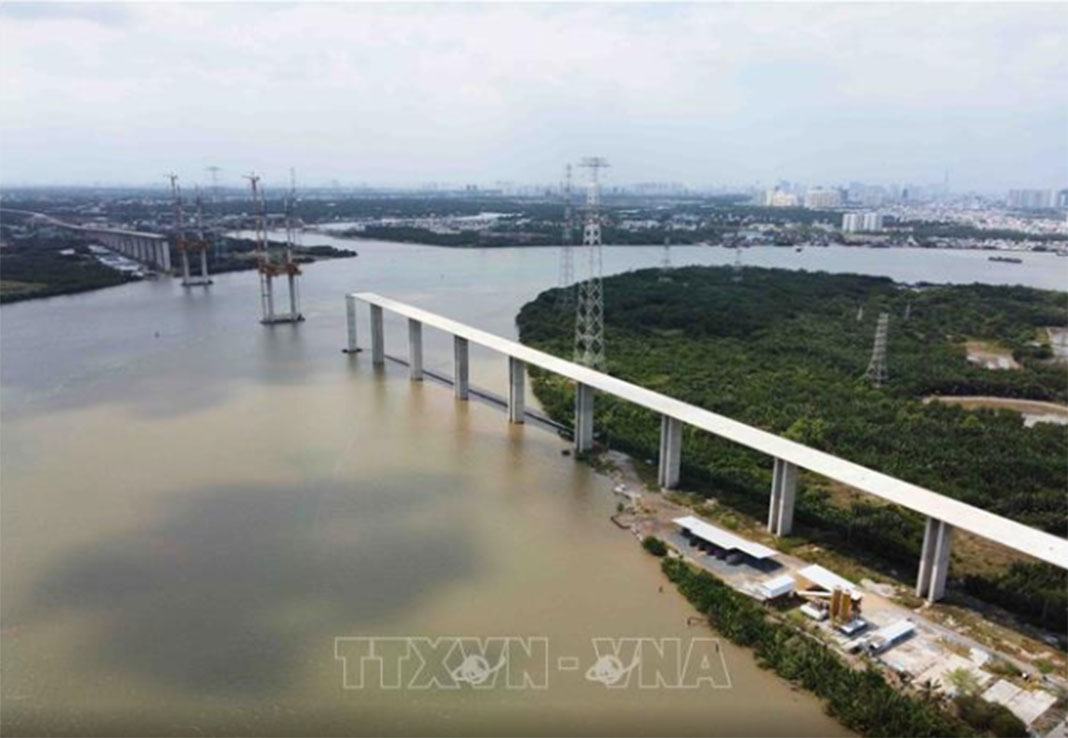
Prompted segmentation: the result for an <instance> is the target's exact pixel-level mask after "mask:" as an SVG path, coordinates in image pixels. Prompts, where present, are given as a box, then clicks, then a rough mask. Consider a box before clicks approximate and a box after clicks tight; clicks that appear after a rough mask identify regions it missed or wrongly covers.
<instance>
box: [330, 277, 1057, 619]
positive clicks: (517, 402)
mask: <svg viewBox="0 0 1068 738" xmlns="http://www.w3.org/2000/svg"><path fill="white" fill-rule="evenodd" d="M357 302H364V303H367V304H368V305H369V306H370V312H371V354H372V356H371V358H372V362H374V363H375V364H382V363H383V362H384V361H385V353H384V351H385V348H384V333H383V330H384V328H383V321H382V311H383V310H388V311H390V312H391V313H395V314H397V315H400V316H403V317H406V318H407V319H408V326H409V367H410V373H411V378H412V379H413V380H416V381H418V380H420V379H422V377H423V373H424V372H423V366H422V363H423V361H422V327H423V325H427V326H430V327H432V328H436V329H438V330H441V331H444V332H445V333H448V334H450V335H452V336H453V337H454V346H455V362H454V365H455V367H456V370H455V372H454V375H455V378H454V380H453V384H454V387H455V392H456V396H457V398H459V399H466V398H467V396H468V392H469V388H468V385H467V346H468V344H469V343H475V344H478V345H480V346H485V347H486V348H489V349H491V350H493V351H495V352H497V353H500V354H504V355H505V356H507V357H508V359H509V389H510V391H509V398H508V407H509V418H510V420H511V421H512V422H523V418H524V413H525V409H524V407H523V403H524V401H523V397H524V377H525V366H526V365H527V364H529V365H531V366H537V367H540V368H542V369H544V370H546V371H550V372H553V373H554V374H558V375H560V376H562V377H566V378H568V379H570V380H572V381H574V382H575V383H576V409H575V425H574V442H575V448H576V450H577V451H585V450H587V449H589V448H590V447H591V446H592V443H593V396H594V392H604V393H608V394H612V395H615V396H617V397H619V398H622V399H624V400H626V401H628V402H632V403H634V404H636V405H640V406H642V407H644V408H647V409H649V410H652V411H653V412H656V413H658V414H659V415H660V416H661V418H662V423H661V443H660V460H659V463H660V483H661V486H662V487H665V488H671V487H674V486H675V485H676V484H677V483H678V474H679V461H680V454H681V429H682V425H683V424H685V425H689V426H693V427H694V428H698V429H700V430H702V431H705V432H708V433H712V434H714V435H717V436H720V437H722V438H726V439H728V440H730V441H734V442H735V443H740V444H742V445H743V446H747V447H749V448H751V449H754V450H756V451H759V452H761V453H763V454H766V455H768V456H771V457H772V458H773V459H774V476H773V483H772V490H771V504H770V506H769V507H770V509H769V512H768V529H769V530H770V531H771V532H773V533H775V534H776V535H780V536H781V535H786V534H787V533H789V532H790V529H791V526H792V520H793V507H794V499H795V496H796V487H797V472H798V469H807V470H808V471H810V472H813V473H816V474H819V475H820V476H823V477H826V478H828V479H833V480H835V481H837V482H840V483H842V484H845V485H848V486H850V487H853V488H855V489H857V490H861V491H863V492H866V493H868V494H871V495H874V496H876V497H879V498H881V499H883V500H886V501H888V502H891V503H894V504H896V505H900V506H901V507H905V508H908V509H910V510H913V511H915V512H917V513H919V514H921V515H923V516H925V517H926V518H927V527H926V531H925V534H924V545H923V553H922V555H921V560H920V568H919V575H918V578H917V586H916V590H917V594H918V595H921V596H925V597H926V598H927V599H928V600H932V601H933V600H936V599H939V598H941V597H942V595H943V594H944V592H945V580H946V573H947V570H948V566H949V552H950V547H951V544H952V534H953V529H954V528H960V529H961V530H965V531H968V532H969V533H972V534H975V535H977V536H980V537H982V538H986V539H988V540H991V541H995V542H997V543H999V544H1001V545H1003V546H1006V547H1007V548H1010V549H1012V550H1014V551H1018V552H1020V553H1023V554H1026V555H1028V556H1031V557H1034V558H1036V559H1039V560H1042V561H1045V562H1048V563H1050V564H1053V565H1055V566H1058V567H1060V568H1062V569H1065V568H1068V540H1066V539H1063V538H1059V537H1057V536H1054V535H1051V534H1049V533H1046V532H1044V531H1041V530H1037V529H1035V528H1031V527H1029V526H1026V525H1023V524H1021V523H1018V522H1016V521H1014V520H1009V519H1008V518H1004V517H1001V516H999V515H995V514H993V513H991V512H988V511H986V510H982V509H980V508H978V507H975V506H973V505H969V504H967V503H964V502H961V501H960V500H956V499H953V498H951V497H947V496H945V495H942V494H938V493H937V492H934V491H932V490H929V489H926V488H924V487H920V486H918V485H915V484H912V483H910V482H906V481H904V480H901V479H897V478H895V477H891V476H889V475H887V474H883V473H882V472H879V471H876V470H874V469H869V468H867V467H864V466H861V465H860V464H856V463H854V462H851V461H848V460H846V459H842V458H839V457H837V456H833V455H832V454H829V453H826V452H824V451H820V450H818V449H814V448H811V447H808V446H805V445H803V444H800V443H797V442H796V441H792V440H790V439H787V438H783V437H781V436H777V435H775V434H774V433H769V432H767V431H764V430H761V429H759V428H755V427H753V426H751V425H746V424H745V423H741V422H739V421H737V420H733V419H731V418H728V417H726V416H723V415H719V414H717V413H713V412H711V411H709V410H705V409H704V408H700V407H697V406H695V405H691V404H689V403H686V402H682V401H681V400H677V399H675V398H672V397H668V396H667V395H663V394H660V393H659V392H654V391H652V390H649V389H646V388H644V387H640V386H638V385H636V384H632V383H630V382H626V381H624V380H622V379H618V378H616V377H613V376H610V375H608V374H605V373H603V372H599V371H595V370H593V369H590V368H589V367H586V366H582V365H580V364H576V363H574V362H571V361H567V360H565V359H561V358H559V357H556V356H552V355H551V354H547V353H545V352H543V351H538V350H537V349H533V348H530V347H528V346H524V345H523V344H521V343H518V342H516V341H511V340H508V339H506V338H501V337H500V336H495V335H493V334H492V333H487V332H486V331H483V330H480V329H478V328H474V327H472V326H469V325H466V324H464V323H460V322H458V321H455V320H451V319H449V318H446V317H443V316H440V315H437V314H435V313H431V312H429V311H427V310H423V309H421V308H417V307H414V306H412V305H407V304H405V303H402V302H398V301H396V300H391V299H390V298H388V297H383V296H381V295H378V294H375V293H373V292H358V293H352V294H350V295H347V297H346V303H347V305H346V308H347V313H348V350H349V351H356V350H358V349H357V345H356V335H357V333H356V304H357Z"/></svg>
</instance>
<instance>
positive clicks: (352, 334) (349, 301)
mask: <svg viewBox="0 0 1068 738" xmlns="http://www.w3.org/2000/svg"><path fill="white" fill-rule="evenodd" d="M345 321H346V324H347V328H348V343H347V344H346V345H345V348H344V352H345V353H346V354H355V353H358V352H359V350H360V347H359V346H357V345H356V298H355V297H354V296H352V295H345Z"/></svg>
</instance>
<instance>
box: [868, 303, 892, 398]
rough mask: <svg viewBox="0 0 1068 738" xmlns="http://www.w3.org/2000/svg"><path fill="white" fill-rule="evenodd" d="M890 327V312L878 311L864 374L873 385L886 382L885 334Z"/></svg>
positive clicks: (881, 384) (878, 385) (880, 385)
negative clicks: (873, 341)
mask: <svg viewBox="0 0 1068 738" xmlns="http://www.w3.org/2000/svg"><path fill="white" fill-rule="evenodd" d="M889 329H890V313H879V322H878V323H877V324H876V327H875V345H874V346H872V349H871V361H870V362H868V371H867V372H866V373H865V376H866V377H867V378H868V379H869V380H871V383H872V385H873V386H875V387H882V386H883V385H884V384H886V335H887V332H888V331H889Z"/></svg>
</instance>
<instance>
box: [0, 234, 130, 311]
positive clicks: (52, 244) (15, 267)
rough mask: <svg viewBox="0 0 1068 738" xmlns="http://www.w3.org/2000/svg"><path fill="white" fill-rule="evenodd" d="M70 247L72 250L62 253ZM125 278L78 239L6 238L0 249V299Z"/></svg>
mask: <svg viewBox="0 0 1068 738" xmlns="http://www.w3.org/2000/svg"><path fill="white" fill-rule="evenodd" d="M69 249H73V250H74V253H73V254H63V253H61V252H62V251H66V250H69ZM128 279H129V278H128V277H126V276H124V275H123V274H122V273H120V272H117V271H115V270H114V269H111V268H110V267H106V266H104V265H103V264H101V263H100V262H99V261H97V260H96V259H95V258H94V257H93V256H92V254H90V253H89V249H88V248H86V247H85V246H84V245H83V244H81V243H80V242H79V241H78V240H77V239H71V238H61V237H57V238H41V239H31V240H22V241H18V242H8V241H6V240H5V244H4V248H3V249H0V303H3V302H15V301H16V300H28V299H30V298H34V297H52V296H54V295H66V294H71V293H75V292H85V291H87V290H95V289H98V288H100V287H111V286H112V285H116V284H123V283H125V282H126V281H127V280H128Z"/></svg>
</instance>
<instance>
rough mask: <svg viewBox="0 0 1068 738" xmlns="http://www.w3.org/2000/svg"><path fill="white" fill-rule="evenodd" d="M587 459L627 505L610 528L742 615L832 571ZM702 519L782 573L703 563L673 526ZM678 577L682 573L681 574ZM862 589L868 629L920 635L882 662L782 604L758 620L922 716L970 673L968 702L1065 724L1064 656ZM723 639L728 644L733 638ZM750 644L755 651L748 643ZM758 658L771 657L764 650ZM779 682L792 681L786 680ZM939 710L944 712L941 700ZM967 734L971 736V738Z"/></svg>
mask: <svg viewBox="0 0 1068 738" xmlns="http://www.w3.org/2000/svg"><path fill="white" fill-rule="evenodd" d="M590 460H591V462H592V463H593V465H594V468H596V469H598V470H600V471H602V472H604V473H606V474H608V475H609V476H610V478H611V479H612V482H613V490H614V492H615V493H616V494H617V495H619V496H620V498H621V500H622V501H621V503H620V504H619V506H618V507H617V512H616V514H615V515H613V516H612V520H613V522H615V523H616V525H617V526H618V527H620V528H623V529H625V530H627V531H629V532H630V533H631V534H633V535H634V537H635V539H636V540H638V541H644V540H645V539H647V538H648V537H655V538H657V539H659V540H662V541H664V542H665V543H666V544H667V545H668V546H669V548H670V550H671V551H672V556H674V557H676V558H678V559H679V560H680V561H683V562H685V563H686V564H687V565H688V566H689V567H690V568H691V569H693V570H699V571H701V572H703V576H707V577H713V578H715V580H716V581H717V582H721V583H722V585H721V586H723V587H725V588H729V589H730V591H731V592H732V593H735V594H734V595H732V597H733V598H734V599H733V600H732V602H733V605H734V607H735V608H737V607H742V608H743V609H745V608H749V609H750V610H752V609H753V607H754V606H756V600H755V599H753V598H754V594H755V592H756V589H757V586H758V584H759V583H760V582H761V581H764V580H769V579H772V578H774V577H778V576H781V575H782V574H784V573H786V574H790V575H791V576H794V577H795V578H796V576H797V572H798V571H800V570H801V569H803V568H805V567H807V566H809V565H811V564H812V563H821V564H825V565H833V562H828V561H826V560H825V559H823V558H822V557H816V558H815V559H814V560H812V559H810V560H806V559H803V558H801V557H799V556H797V555H793V554H791V553H788V552H787V550H783V546H782V544H783V543H787V544H788V543H789V541H788V539H777V538H775V537H773V536H771V535H768V534H766V533H763V534H762V533H761V532H760V531H757V530H754V529H752V528H743V527H742V526H741V525H739V522H738V521H737V520H735V519H734V518H733V517H732V516H729V515H727V516H724V515H723V514H722V513H723V512H724V511H721V510H720V511H717V509H716V508H717V506H716V504H715V503H714V502H710V501H708V500H704V499H701V498H697V497H695V496H687V495H685V494H683V493H671V494H663V493H661V492H659V491H658V490H656V489H655V485H654V484H653V483H652V482H651V476H652V475H654V474H655V470H654V469H652V468H651V467H648V468H645V465H643V464H639V463H635V461H634V460H633V459H631V458H630V457H629V456H627V455H626V454H623V453H620V452H618V451H606V452H604V453H602V454H600V455H599V456H595V457H591V459H590ZM695 514H696V515H699V516H702V517H705V518H707V519H709V520H711V521H714V522H716V523H717V524H719V525H721V526H723V527H725V528H729V529H731V530H732V531H733V532H735V533H736V534H739V535H743V536H745V537H746V538H748V539H750V540H753V541H758V542H760V543H761V544H763V545H766V546H770V547H772V548H776V549H779V551H780V553H779V554H777V555H776V557H775V559H776V561H777V562H779V564H780V567H779V568H777V569H776V570H775V571H774V572H773V573H769V572H766V571H762V570H758V569H753V568H750V567H747V566H746V565H744V564H737V565H730V564H725V563H724V562H723V561H720V560H718V559H716V558H714V557H711V556H706V555H704V554H703V553H702V552H700V551H698V550H696V549H694V548H693V547H692V546H691V545H690V544H689V543H688V542H687V541H686V540H685V539H684V538H683V537H682V536H681V535H680V532H679V529H678V526H677V525H675V524H674V523H673V522H672V521H673V520H674V519H675V518H678V517H683V516H687V515H695ZM787 548H788V547H787ZM675 571H676V572H677V573H680V574H681V570H677V569H676V570H675ZM859 589H860V590H861V591H862V592H863V617H864V618H865V620H867V621H868V622H869V623H870V624H871V626H870V630H874V629H875V628H877V627H882V626H886V625H889V624H891V623H895V622H899V621H902V620H908V621H910V622H912V623H913V624H914V626H915V628H916V632H915V635H914V636H913V637H912V638H911V639H909V640H908V641H907V642H905V643H903V644H900V645H899V646H897V647H895V648H893V649H892V650H891V651H888V652H886V653H884V654H883V655H881V656H880V657H878V658H877V659H875V660H872V659H868V658H861V657H857V656H855V655H853V654H851V653H849V652H848V651H847V649H846V648H845V644H846V643H847V642H848V641H849V639H848V638H846V637H843V636H841V635H840V634H838V633H837V632H836V631H835V630H834V629H833V628H831V627H829V626H827V625H826V624H819V625H817V624H812V623H808V622H806V621H805V619H804V618H801V617H799V616H798V615H797V614H796V610H793V609H790V608H784V607H782V606H781V605H780V606H778V607H776V608H773V609H768V610H763V609H761V611H763V612H765V614H766V615H770V616H771V618H772V619H773V620H774V621H775V622H776V623H777V624H778V627H780V628H783V629H786V630H787V631H790V630H792V631H794V632H797V633H798V634H803V635H805V636H806V637H808V638H815V639H817V640H818V641H819V642H820V643H822V644H824V645H825V647H829V648H830V649H832V650H833V651H834V652H835V653H836V654H837V656H838V658H839V660H840V662H841V663H842V664H844V665H848V668H849V669H852V670H857V669H861V670H864V669H877V670H878V671H879V673H880V674H882V677H883V679H884V680H885V683H886V684H887V685H890V686H892V687H893V688H894V689H896V690H897V692H898V693H900V694H902V695H905V696H908V697H909V698H910V699H911V700H913V701H914V702H915V703H917V707H918V708H920V709H921V711H922V710H923V709H926V705H928V704H929V703H931V700H930V695H931V691H932V689H934V690H935V691H936V692H939V693H940V694H941V695H942V696H943V697H958V696H960V695H963V694H965V690H963V689H962V688H961V687H960V686H958V684H957V682H958V681H959V680H960V679H961V678H962V677H960V676H958V675H959V674H961V673H962V672H964V673H967V674H968V677H966V678H965V679H966V681H968V682H969V684H971V683H974V685H975V688H974V690H973V692H974V693H973V694H972V696H971V697H970V698H969V699H972V698H982V699H985V700H986V701H987V702H991V701H996V698H997V697H998V696H999V695H1001V694H1004V693H1007V692H1008V693H1011V694H1013V695H1014V696H1015V701H1013V702H1010V704H1009V707H1008V708H1006V709H1008V710H1010V711H1011V712H1013V713H1014V714H1016V717H1017V718H1018V719H1019V720H1020V721H1021V724H1022V725H1029V726H1030V727H1031V728H1032V729H1033V730H1036V731H1037V732H1039V733H1040V734H1041V733H1042V732H1044V731H1045V730H1048V729H1049V728H1050V727H1052V726H1053V725H1054V724H1056V723H1057V722H1059V721H1060V720H1063V719H1064V716H1065V706H1064V705H1063V704H1061V705H1060V706H1057V704H1056V699H1057V698H1056V696H1055V694H1056V693H1061V692H1063V691H1064V690H1065V689H1066V688H1068V683H1066V682H1065V680H1064V679H1063V677H1062V676H1060V675H1061V674H1063V673H1064V671H1065V668H1066V661H1065V654H1063V653H1061V652H1058V651H1056V650H1054V649H1050V648H1049V647H1048V646H1047V645H1046V644H1043V643H1041V642H1039V641H1035V640H1031V641H1030V643H1029V644H1028V645H1029V646H1030V648H1031V649H1032V650H1031V651H1027V650H1023V649H1018V648H1017V649H1013V651H1012V652H1009V651H1006V650H999V649H997V648H996V646H997V645H998V644H1000V643H1004V644H1008V643H1011V642H1013V641H1018V640H1019V634H1016V633H1010V632H1009V631H1006V630H1005V629H1002V628H1000V626H997V625H996V624H994V623H989V622H986V623H983V628H984V630H983V634H982V635H983V638H982V640H981V641H980V640H977V639H976V638H974V637H971V636H970V635H967V634H966V633H965V632H962V631H963V630H967V629H974V627H975V624H974V623H960V624H958V623H957V622H956V621H953V620H952V619H950V621H949V623H950V624H949V625H948V626H947V624H946V618H945V617H944V616H945V612H944V610H945V608H944V607H943V606H942V605H939V604H935V605H926V604H923V603H921V602H920V601H919V600H917V598H915V597H912V596H911V593H910V592H908V591H907V590H906V589H905V588H904V587H902V586H901V585H900V584H899V583H896V582H889V581H885V580H884V581H876V580H875V579H873V578H867V577H866V578H863V579H861V580H860V582H859ZM749 603H752V605H750V604H749ZM797 604H799V602H798V601H795V602H794V603H793V606H794V607H796V605H797ZM756 607H758V606H756ZM698 609H699V611H701V612H707V608H704V607H700V606H699V607H698ZM710 619H711V621H712V623H711V624H712V625H713V627H714V628H716V629H717V630H720V631H721V632H722V629H723V623H722V620H721V619H720V618H717V617H716V616H715V615H713V616H712V617H711V618H710ZM725 634H727V635H729V631H728V632H726V633H725ZM746 645H753V644H752V643H747V644H746ZM1023 654H1027V655H1028V656H1029V658H1021V656H1022V655H1023ZM757 655H758V656H759V657H761V658H764V655H763V654H761V653H760V651H759V647H758V652H757ZM835 668H837V667H835ZM776 670H777V671H778V669H776ZM781 675H783V676H787V678H791V677H790V676H788V675H787V674H781ZM1036 685H1037V687H1036ZM805 686H806V688H807V689H809V690H811V691H813V692H814V693H816V694H817V695H819V696H821V697H822V698H825V699H830V700H832V702H833V700H834V699H835V698H834V696H833V695H832V694H831V693H829V692H828V691H826V690H824V689H823V688H822V687H821V686H820V685H819V684H817V683H811V684H806V685H805ZM1010 690H1011V691H1010ZM962 699H963V698H962ZM935 703H936V704H937V703H938V701H935ZM943 706H944V705H943ZM831 714H835V715H839V716H842V713H841V712H840V711H838V710H834V709H832V710H831ZM927 717H928V718H929V716H927ZM949 718H950V715H949V714H947V719H949ZM936 722H937V721H936ZM843 724H844V725H846V726H847V727H850V728H852V729H855V730H860V731H861V732H864V733H866V734H876V735H878V734H882V735H898V734H901V735H920V734H922V733H920V732H909V731H907V730H904V729H903V728H902V729H900V730H898V731H896V732H895V731H894V730H886V729H887V728H888V726H886V725H885V724H884V721H879V722H877V723H876V724H877V725H882V726H883V729H884V730H886V732H880V730H879V729H877V728H873V727H872V724H871V723H870V722H869V721H867V720H865V719H863V718H861V717H859V716H854V717H852V718H848V717H847V718H845V719H843ZM945 727H946V724H940V728H939V729H940V730H941V729H943V728H945ZM958 727H959V726H958ZM943 734H946V733H937V732H936V733H932V735H943ZM961 734H967V732H963V733H961Z"/></svg>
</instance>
